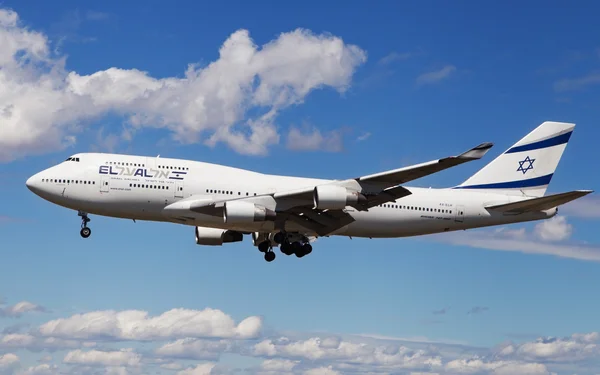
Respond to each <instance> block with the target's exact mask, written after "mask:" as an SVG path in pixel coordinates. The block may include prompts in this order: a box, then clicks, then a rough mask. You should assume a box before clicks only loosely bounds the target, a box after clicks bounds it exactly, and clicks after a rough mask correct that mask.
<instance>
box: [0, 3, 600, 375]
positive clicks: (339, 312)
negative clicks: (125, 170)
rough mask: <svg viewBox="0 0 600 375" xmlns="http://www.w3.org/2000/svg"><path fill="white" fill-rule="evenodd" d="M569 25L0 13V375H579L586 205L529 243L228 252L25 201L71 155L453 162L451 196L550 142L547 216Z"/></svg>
mask: <svg viewBox="0 0 600 375" xmlns="http://www.w3.org/2000/svg"><path fill="white" fill-rule="evenodd" d="M598 7H599V5H598V4H597V3H595V2H586V1H582V2H578V5H577V7H574V6H572V5H569V3H568V2H555V1H550V2H541V1H528V2H525V3H523V2H515V1H503V2H473V1H456V2H442V1H420V2H395V1H379V2H373V3H367V2H359V1H352V2H346V3H345V4H344V5H343V6H340V4H338V3H335V2H322V1H320V2H317V1H304V2H302V3H301V4H295V3H288V2H285V3H281V4H279V3H275V2H267V1H258V2H244V1H221V2H214V3H209V2H192V1H183V0H182V1H178V2H173V3H170V4H167V3H166V2H158V1H144V2H139V1H129V2H117V1H104V2H98V3H93V4H92V3H83V2H76V1H61V2H58V3H56V2H53V3H51V2H39V1H33V0H19V1H7V0H5V1H3V2H2V3H0V192H1V194H2V197H3V201H2V205H1V206H0V207H1V208H0V236H1V238H2V239H3V243H2V246H0V255H1V259H2V260H1V261H0V303H1V305H0V374H175V375H201V374H234V373H235V374H264V375H270V374H273V375H274V374H306V375H335V374H403V375H424V374H428V375H433V374H439V375H455V374H469V375H488V374H489V375H505V374H514V375H525V374H527V375H549V374H559V375H563V374H565V375H572V374H578V375H595V374H598V373H599V371H598V369H599V368H600V334H599V333H598V332H600V321H599V319H598V317H599V316H600V299H599V298H597V295H598V285H600V263H599V261H600V233H598V231H597V227H598V219H599V218H600V199H599V198H597V197H596V195H595V194H591V195H589V196H587V197H585V198H583V199H581V200H578V201H576V202H574V203H571V204H568V205H566V206H564V207H561V208H560V210H559V215H558V216H556V217H555V218H553V219H551V220H548V221H543V222H536V223H528V224H515V225H509V226H506V227H499V228H487V229H481V230H473V231H465V232H456V233H446V234H440V235H432V236H423V237H414V238H402V239H379V240H369V239H357V238H354V239H348V238H335V237H331V238H322V239H319V240H318V241H316V242H315V243H314V244H313V252H312V253H311V254H310V255H309V256H306V257H304V258H302V259H298V258H296V257H285V256H283V255H281V254H279V253H278V256H277V259H276V260H275V261H274V262H272V263H267V262H265V261H264V259H263V256H262V254H260V253H259V252H258V251H257V250H256V248H254V247H252V246H251V243H250V242H249V241H248V239H246V240H245V241H244V242H242V243H235V244H228V245H226V246H223V247H210V248H208V247H201V246H198V245H196V244H195V241H194V234H193V229H192V228H189V227H185V226H178V225H174V224H167V223H147V222H140V221H138V222H136V223H133V222H131V221H124V220H118V219H109V218H103V217H98V216H91V219H92V221H91V223H90V227H91V228H92V230H93V234H92V236H91V237H90V238H88V239H82V238H81V237H80V236H79V228H80V227H79V225H80V220H79V218H78V217H77V214H76V212H73V211H70V210H67V209H65V208H61V207H58V206H55V205H52V204H50V203H49V202H46V201H44V200H42V199H40V198H39V197H37V196H35V195H34V194H32V193H31V192H30V191H29V190H28V189H27V188H26V187H25V181H26V179H27V178H28V177H29V176H31V175H33V174H35V173H37V172H39V171H41V170H43V169H45V168H48V167H50V166H52V165H54V164H57V163H59V162H61V161H62V160H64V159H66V158H67V157H68V156H70V155H71V154H74V153H78V152H96V151H98V152H118V153H127V154H138V155H147V156H154V155H159V154H160V155H161V156H163V157H172V158H185V159H192V160H199V161H205V162H211V163H219V164H225V165H230V166H235V167H239V168H247V169H252V170H257V171H260V172H264V173H275V174H285V175H296V176H305V177H317V178H351V177H358V176H361V175H366V174H371V173H375V172H379V171H383V170H387V169H393V168H398V167H401V166H407V165H410V164H414V163H419V162H424V161H428V160H432V159H435V158H439V157H445V156H450V155H456V154H458V153H460V152H463V151H466V150H468V149H469V148H471V147H473V146H475V145H477V144H479V143H482V142H493V143H494V144H495V146H494V148H492V150H491V151H490V152H489V153H488V154H487V155H486V156H485V157H484V158H483V159H482V160H479V161H476V162H472V163H467V164H465V165H462V166H459V167H456V168H452V169H450V170H447V171H444V172H441V173H438V174H434V175H432V176H429V177H426V178H424V179H420V180H417V181H413V183H411V186H423V187H449V186H454V185H457V184H460V183H461V182H462V181H464V180H466V179H467V178H468V177H469V176H471V175H472V174H473V173H475V172H476V171H477V170H479V169H480V168H482V167H483V166H484V165H485V164H486V163H487V162H489V161H491V160H492V159H493V158H494V157H495V156H496V155H498V154H500V153H501V152H503V151H504V150H506V149H507V148H509V147H510V146H511V145H512V144H514V143H515V142H517V141H518V140H519V139H520V138H522V137H523V136H524V135H526V134H527V133H528V132H529V131H531V130H532V129H534V128H535V127H536V126H538V125H539V124H541V123H542V122H543V121H547V120H550V121H565V122H573V123H576V124H577V126H576V128H575V132H574V134H573V136H572V137H571V140H570V142H569V145H568V147H567V149H566V151H565V153H564V156H563V157H562V159H561V162H560V164H559V167H558V169H557V171H556V174H555V176H554V178H553V180H552V183H551V185H550V188H549V193H558V192H564V191H569V190H575V189H592V190H594V189H595V188H596V186H598V184H599V182H600V177H599V176H598V173H596V169H595V168H594V166H595V165H596V162H595V161H596V160H597V157H598V156H597V139H598V137H599V136H600V130H599V129H598V125H597V119H598V118H599V117H600V106H598V102H599V100H600V73H599V72H600V35H599V34H598V32H597V26H596V25H597V14H598V11H599V10H600V9H599V8H598Z"/></svg>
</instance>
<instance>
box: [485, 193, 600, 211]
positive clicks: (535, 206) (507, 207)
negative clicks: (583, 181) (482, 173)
mask: <svg viewBox="0 0 600 375" xmlns="http://www.w3.org/2000/svg"><path fill="white" fill-rule="evenodd" d="M591 192H592V190H575V191H569V192H567V193H560V194H553V195H546V196H544V197H540V198H532V199H526V200H522V201H518V202H512V203H506V204H499V205H494V206H487V207H486V209H488V210H493V211H500V212H506V213H524V212H532V211H544V210H549V209H551V208H554V207H557V206H560V205H562V204H565V203H569V202H571V201H573V200H575V199H578V198H581V197H584V196H586V195H588V194H590V193H591Z"/></svg>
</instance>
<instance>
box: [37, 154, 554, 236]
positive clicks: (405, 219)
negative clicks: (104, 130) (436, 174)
mask: <svg viewBox="0 0 600 375" xmlns="http://www.w3.org/2000/svg"><path fill="white" fill-rule="evenodd" d="M75 157H76V158H77V159H76V160H78V161H65V162H63V163H61V164H58V165H56V166H54V167H51V168H49V169H47V170H44V171H42V172H40V173H38V174H36V175H34V176H32V177H31V178H30V179H29V180H28V181H27V186H28V187H29V188H30V189H31V190H32V191H33V192H35V193H36V194H37V195H39V196H40V197H42V198H44V199H46V200H48V201H50V202H52V203H55V204H57V205H60V206H63V207H67V208H71V209H74V210H79V211H83V212H87V213H90V214H96V215H102V216H109V217H115V218H124V219H136V220H149V221H163V222H174V223H181V224H186V225H191V226H200V227H212V228H222V229H232V230H237V231H241V232H245V233H249V232H273V231H275V229H274V224H273V222H256V223H250V224H244V225H243V226H242V227H240V226H232V225H228V224H226V223H225V222H224V220H223V217H222V216H210V215H205V214H199V213H189V212H188V213H187V214H186V215H178V214H176V213H172V212H167V211H165V210H164V208H165V207H166V206H168V205H171V204H172V203H174V202H177V201H180V200H182V199H184V198H188V197H190V196H192V195H193V196H195V197H197V198H198V197H200V198H202V197H205V198H206V199H207V200H225V199H235V198H245V197H253V198H252V199H254V200H256V201H257V202H260V201H265V200H267V201H270V195H269V194H271V193H274V192H277V191H287V190H294V189H299V188H304V187H308V186H315V185H317V184H323V183H327V182H329V181H330V180H322V179H311V178H301V177H287V176H277V175H268V174H261V173H257V172H252V171H248V170H243V169H238V168H232V167H226V166H221V165H216V164H209V163H203V162H196V161H189V160H178V159H168V158H156V157H144V156H131V155H116V154H99V153H82V154H78V155H75ZM407 189H408V190H410V191H411V192H412V194H411V195H409V196H406V197H404V198H401V199H398V200H397V201H395V202H389V203H386V204H383V205H380V206H377V207H373V208H371V209H369V210H368V211H357V210H355V209H354V208H351V207H347V211H348V212H349V213H350V214H351V215H352V216H353V217H354V218H355V221H354V222H352V223H351V224H349V225H346V226H345V227H343V228H341V229H338V230H336V231H335V232H334V233H332V235H342V236H355V237H372V238H377V237H379V238H381V237H406V236H416V235H423V234H431V233H439V232H445V231H455V230H464V229H470V228H478V227H485V226H491V225H499V224H508V223H516V222H524V221H532V220H539V219H546V218H549V217H552V216H554V215H555V214H556V211H557V210H556V209H552V210H547V211H542V212H535V213H527V214H520V215H504V214H502V213H497V212H490V211H488V210H486V209H485V208H484V207H485V206H488V205H490V204H503V203H509V202H511V201H518V200H521V199H522V198H520V197H517V196H507V195H501V194H494V193H487V192H481V191H469V190H460V189H451V188H449V189H424V188H411V187H407ZM285 229H286V230H287V231H290V232H292V231H294V230H303V231H304V232H305V233H306V229H302V228H300V227H298V226H297V224H294V223H293V222H287V223H286V228H285Z"/></svg>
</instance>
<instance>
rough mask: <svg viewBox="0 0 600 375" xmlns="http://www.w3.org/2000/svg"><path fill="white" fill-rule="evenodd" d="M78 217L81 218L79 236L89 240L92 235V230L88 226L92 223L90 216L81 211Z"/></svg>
mask: <svg viewBox="0 0 600 375" xmlns="http://www.w3.org/2000/svg"><path fill="white" fill-rule="evenodd" d="M77 215H79V216H81V231H79V234H80V235H81V237H83V238H88V237H89V236H90V234H92V230H91V229H90V228H88V226H87V224H88V223H89V222H90V221H92V219H90V218H89V217H88V215H87V214H86V213H85V212H82V211H79V212H78V213H77Z"/></svg>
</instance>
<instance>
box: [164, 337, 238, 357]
mask: <svg viewBox="0 0 600 375" xmlns="http://www.w3.org/2000/svg"><path fill="white" fill-rule="evenodd" d="M231 348H232V343H231V342H230V341H227V340H218V341H214V340H197V339H191V338H187V339H182V340H177V341H175V342H172V343H168V344H165V345H163V346H161V347H160V348H158V349H157V350H156V354H157V355H159V356H161V357H167V358H168V357H171V358H186V359H211V360H214V359H218V357H219V356H220V354H222V353H225V352H227V351H230V350H231Z"/></svg>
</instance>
